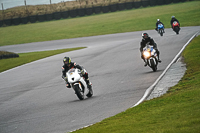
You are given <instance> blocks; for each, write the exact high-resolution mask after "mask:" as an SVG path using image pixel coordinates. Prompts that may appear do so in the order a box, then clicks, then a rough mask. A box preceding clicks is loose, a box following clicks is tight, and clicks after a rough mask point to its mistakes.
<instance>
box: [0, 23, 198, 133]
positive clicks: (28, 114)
mask: <svg viewBox="0 0 200 133" xmlns="http://www.w3.org/2000/svg"><path fill="white" fill-rule="evenodd" d="M199 30H200V27H199V26H196V27H183V28H181V31H180V34H179V35H176V34H175V32H173V31H172V29H166V30H165V32H166V33H165V34H164V36H163V37H160V35H159V34H157V32H156V31H155V30H149V31H145V32H147V33H149V35H150V36H151V37H153V39H154V40H155V42H156V43H157V44H158V49H159V50H160V52H161V55H160V58H161V60H162V63H161V64H159V66H158V71H157V72H153V71H152V70H151V69H150V68H149V67H144V62H143V61H142V60H141V58H140V52H139V45H140V41H141V34H142V32H144V31H139V32H129V33H120V34H111V35H102V36H93V37H83V38H76V39H64V40H56V41H48V42H38V43H30V44H20V45H13V46H3V47H0V50H6V51H10V52H17V53H23V52H31V51H43V50H52V49H63V48H72V47H80V46H81V47H84V46H86V47H87V48H85V49H82V50H77V51H72V52H67V53H63V54H59V55H55V56H51V57H48V58H45V59H41V60H38V61H35V62H32V63H29V64H26V65H23V66H19V67H16V68H14V69H11V70H8V71H5V72H2V73H0V132H1V133H66V132H69V131H73V130H75V129H79V128H81V127H84V126H87V125H90V124H93V123H96V122H99V121H101V120H103V119H105V118H108V117H110V116H113V115H116V114H117V113H120V112H122V111H125V110H126V109H128V108H130V107H132V106H133V105H134V104H136V103H137V102H138V101H139V100H140V99H141V98H142V96H143V95H144V92H145V91H146V89H147V88H148V87H149V86H151V84H152V83H153V82H154V81H155V80H156V79H157V78H158V77H159V75H160V74H161V73H162V72H163V70H164V69H165V68H166V67H167V65H168V64H169V63H170V62H171V61H172V59H173V58H174V57H175V56H176V54H177V53H178V52H179V51H180V49H181V48H182V46H183V45H184V44H185V43H186V42H187V41H188V40H189V39H190V38H191V37H192V35H194V34H195V33H196V32H197V31H199ZM64 56H70V57H71V58H72V61H75V62H77V63H78V64H80V65H83V66H84V67H85V68H86V70H87V71H88V73H89V77H90V80H91V82H92V83H93V91H94V96H93V97H92V98H89V99H85V100H83V101H80V100H78V98H77V96H76V95H75V94H74V91H73V90H72V89H67V88H66V87H65V83H64V81H63V80H62V78H61V66H62V64H63V62H62V59H63V57H64ZM11 63H12V62H11Z"/></svg>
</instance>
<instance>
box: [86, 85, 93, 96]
mask: <svg viewBox="0 0 200 133" xmlns="http://www.w3.org/2000/svg"><path fill="white" fill-rule="evenodd" d="M89 90H90V91H89V93H88V94H87V95H86V96H87V97H92V95H93V90H92V86H90V88H89Z"/></svg>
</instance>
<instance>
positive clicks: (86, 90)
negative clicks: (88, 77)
mask: <svg viewBox="0 0 200 133" xmlns="http://www.w3.org/2000/svg"><path fill="white" fill-rule="evenodd" d="M66 75H67V78H68V82H69V83H70V85H71V87H72V88H73V89H74V91H75V94H76V95H77V97H78V98H79V99H80V100H83V99H84V98H85V96H87V97H92V95H93V90H92V85H90V86H87V84H86V81H85V79H84V77H83V75H82V74H81V71H80V70H79V69H77V68H72V69H70V70H69V71H68V72H67V73H66Z"/></svg>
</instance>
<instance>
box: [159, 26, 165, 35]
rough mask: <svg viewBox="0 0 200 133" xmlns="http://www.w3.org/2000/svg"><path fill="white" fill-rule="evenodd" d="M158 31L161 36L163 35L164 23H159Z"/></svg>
mask: <svg viewBox="0 0 200 133" xmlns="http://www.w3.org/2000/svg"><path fill="white" fill-rule="evenodd" d="M158 33H159V34H160V36H163V33H164V26H163V24H158Z"/></svg>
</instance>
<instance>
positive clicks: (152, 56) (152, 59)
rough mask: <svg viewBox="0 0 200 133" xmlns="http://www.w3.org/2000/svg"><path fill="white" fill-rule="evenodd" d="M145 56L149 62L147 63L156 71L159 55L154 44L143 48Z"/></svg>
mask: <svg viewBox="0 0 200 133" xmlns="http://www.w3.org/2000/svg"><path fill="white" fill-rule="evenodd" d="M143 56H144V58H145V60H146V62H147V65H148V66H149V67H150V68H151V69H152V70H153V71H154V72H155V71H157V66H158V56H157V53H156V50H155V49H154V48H153V46H151V45H149V44H147V45H146V46H145V47H144V48H143Z"/></svg>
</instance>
